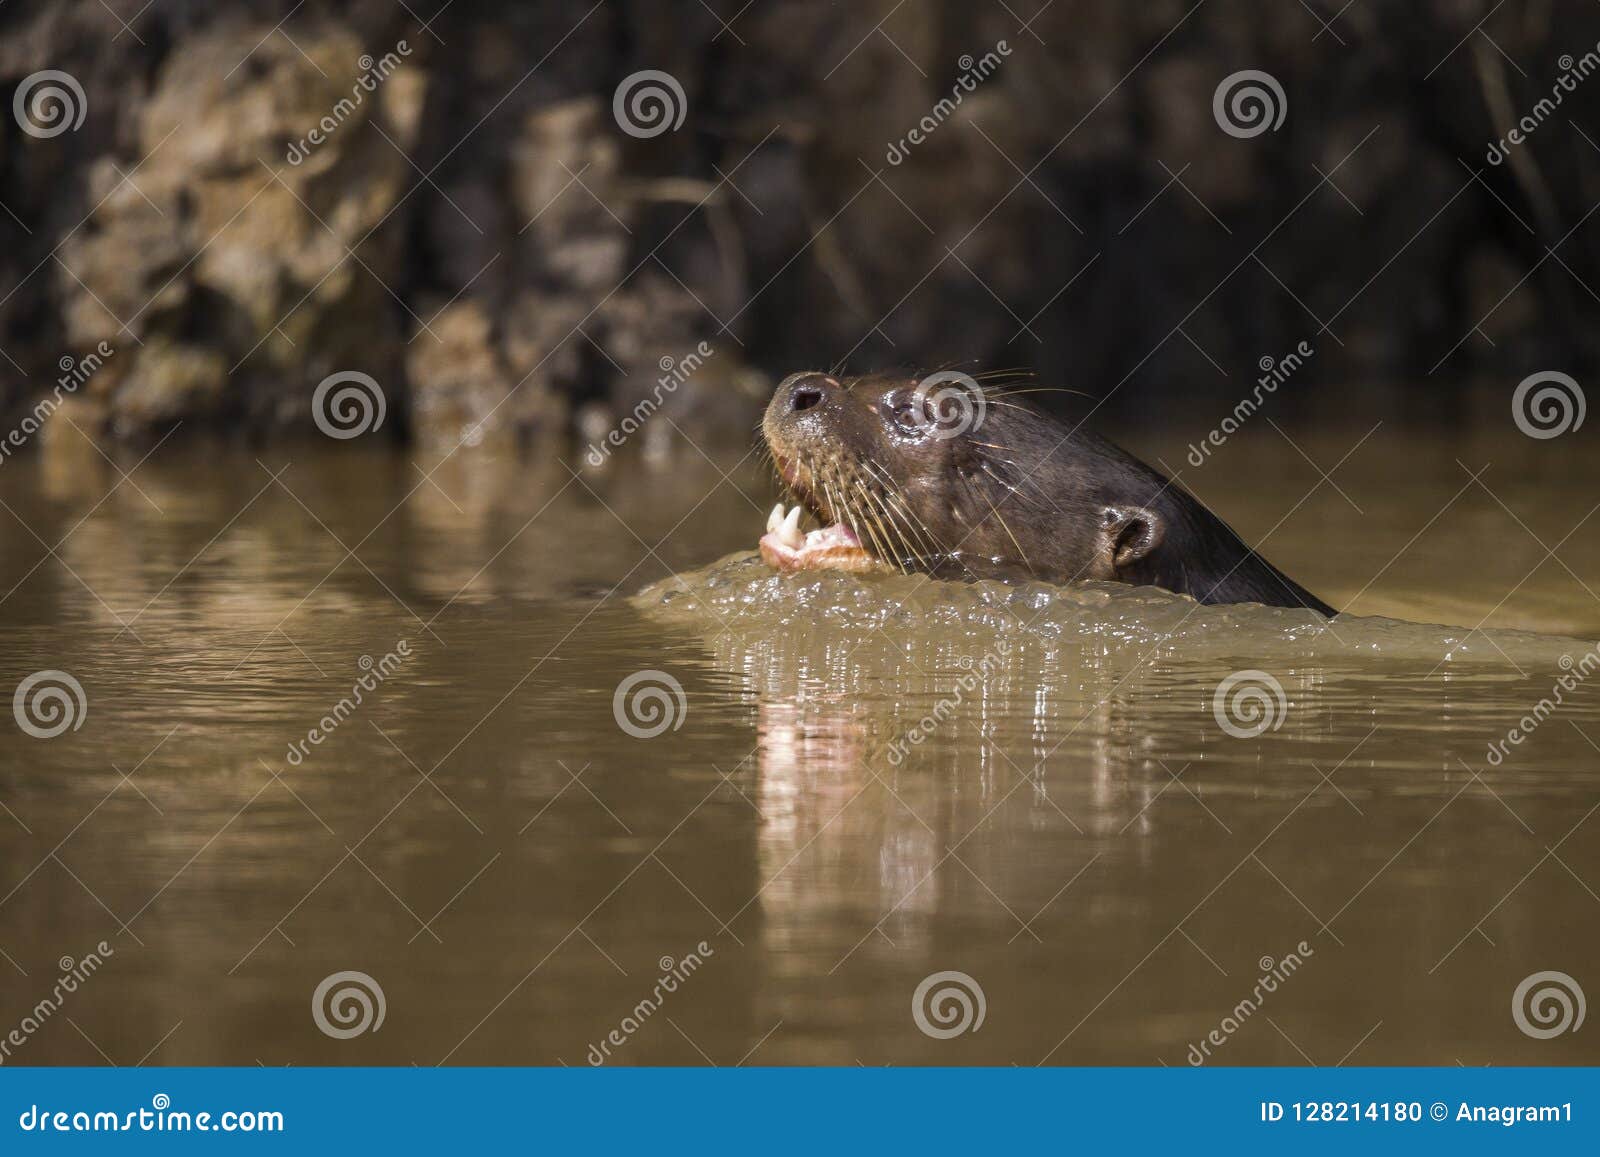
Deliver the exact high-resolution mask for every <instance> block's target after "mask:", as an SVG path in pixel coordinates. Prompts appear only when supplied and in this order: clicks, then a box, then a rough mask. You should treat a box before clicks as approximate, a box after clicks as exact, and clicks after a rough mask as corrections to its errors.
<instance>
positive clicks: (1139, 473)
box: [761, 372, 1336, 615]
mask: <svg viewBox="0 0 1600 1157" xmlns="http://www.w3.org/2000/svg"><path fill="white" fill-rule="evenodd" d="M761 429H762V434H763V436H764V437H765V439H766V443H767V447H768V448H769V449H770V450H771V452H772V457H773V461H774V463H775V465H776V466H777V470H778V474H779V476H780V477H781V478H782V479H783V482H784V483H785V484H786V486H787V487H788V489H789V491H790V493H791V494H792V495H793V496H794V498H795V499H796V500H797V503H798V504H797V505H796V506H795V507H794V508H793V509H792V510H786V509H785V508H784V506H783V505H782V504H779V505H778V506H777V507H775V508H774V509H773V511H772V514H771V515H770V516H769V518H768V520H767V533H766V534H765V535H764V536H763V537H762V539H761V556H762V558H763V559H765V560H766V562H767V563H768V565H770V566H773V567H775V568H777V569H779V570H785V571H787V570H804V569H811V568H835V569H844V570H853V571H860V572H870V571H888V570H897V571H907V572H909V571H920V572H924V573H928V574H933V575H939V576H943V577H961V576H966V577H975V578H1009V579H1017V578H1036V579H1042V580H1045V581H1048V582H1070V581H1073V580H1076V579H1101V580H1111V581H1116V582H1124V583H1134V584H1147V585H1151V586H1158V587H1165V588H1166V589H1167V590H1170V591H1177V592H1179V593H1180V594H1186V595H1191V596H1193V597H1194V598H1195V599H1197V600H1199V601H1200V602H1202V603H1266V604H1268V605H1270V606H1279V607H1304V608H1308V609H1310V610H1313V611H1316V612H1318V613H1319V614H1323V615H1333V614H1335V613H1336V612H1335V611H1334V609H1333V608H1332V607H1330V606H1328V605H1327V604H1326V603H1324V602H1323V601H1322V600H1321V599H1319V598H1317V597H1316V596H1315V595H1313V594H1311V593H1310V592H1309V591H1307V590H1306V589H1305V588H1304V587H1302V586H1300V585H1299V584H1298V583H1296V582H1295V581H1294V580H1293V579H1291V578H1289V577H1288V576H1287V575H1285V574H1284V573H1283V572H1282V571H1280V570H1278V569H1277V568H1276V567H1275V566H1273V565H1272V564H1271V563H1269V562H1267V560H1266V559H1264V558H1262V557H1261V556H1260V555H1258V554H1256V553H1255V551H1253V550H1251V549H1250V548H1249V547H1248V546H1246V545H1245V544H1244V543H1243V542H1242V541H1240V539H1239V536H1238V535H1237V534H1235V533H1234V532H1233V530H1232V529H1230V528H1229V527H1228V526H1227V524H1226V523H1224V522H1223V521H1222V520H1221V519H1219V518H1217V517H1216V515H1214V514H1212V513H1211V512H1210V511H1209V510H1207V509H1206V508H1205V507H1204V506H1202V505H1201V504H1200V503H1199V502H1198V501H1197V500H1196V499H1195V498H1194V497H1193V496H1192V495H1190V494H1188V493H1187V492H1186V491H1184V490H1183V489H1182V488H1181V487H1179V486H1178V485H1177V484H1175V483H1174V482H1173V481H1172V480H1171V479H1169V478H1166V477H1163V476H1162V475H1161V474H1159V473H1158V472H1156V471H1155V470H1152V469H1151V468H1150V467H1148V466H1146V465H1145V464H1144V463H1143V462H1140V461H1139V460H1138V459H1137V458H1134V457H1133V456H1132V455H1130V454H1127V453H1125V452H1124V451H1122V450H1120V449H1118V448H1117V447H1116V446H1113V445H1112V444H1111V443H1110V442H1107V441H1105V440H1104V439H1102V438H1098V437H1096V436H1094V435H1093V434H1089V433H1086V432H1083V431H1080V430H1076V429H1073V428H1070V427H1068V426H1065V425H1063V424H1062V423H1061V422H1059V421H1057V420H1056V419H1054V418H1052V417H1050V416H1048V415H1047V414H1044V413H1042V412H1040V411H1038V410H1035V409H1033V408H1031V407H1028V406H1025V405H1022V404H1020V403H1018V402H1016V401H1014V400H1008V399H1007V398H1006V396H1005V395H1004V394H1003V393H1001V394H997V393H994V392H991V391H986V390H984V389H982V388H980V387H979V386H978V385H977V383H976V382H975V381H974V380H973V379H972V378H970V377H968V376H967V375H965V374H959V373H954V372H944V373H937V374H933V375H930V376H928V377H925V378H922V379H921V380H920V381H919V380H918V379H916V378H914V377H909V376H906V375H894V374H877V375H871V376H867V377H858V378H849V379H840V378H836V377H833V376H830V375H828V374H823V373H800V374H793V375H791V376H790V377H788V378H786V379H784V381H783V382H782V384H780V385H779V387H778V391H777V393H776V394H775V395H774V396H773V399H772V401H771V403H770V404H769V405H768V407H767V412H766V416H765V418H764V419H763V420H762V426H761ZM802 512H804V513H808V514H810V515H811V517H812V518H814V519H815V520H816V521H817V522H819V523H820V524H821V528H820V529H817V530H812V531H809V532H806V531H803V530H802V529H801V527H800V519H801V517H802Z"/></svg>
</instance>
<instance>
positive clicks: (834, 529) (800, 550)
mask: <svg viewBox="0 0 1600 1157" xmlns="http://www.w3.org/2000/svg"><path fill="white" fill-rule="evenodd" d="M803 513H804V510H803V508H802V507H801V506H800V505H799V504H796V505H795V506H794V507H792V508H791V509H789V510H787V511H786V510H785V509H784V505H783V503H781V502H780V503H778V505H776V506H774V507H773V508H772V513H771V514H769V515H767V532H766V533H765V534H763V535H762V536H761V542H760V549H761V559H762V561H763V562H765V563H766V564H767V565H768V566H770V567H772V568H773V569H774V570H779V571H798V570H846V571H853V572H855V573H857V574H867V573H873V572H879V571H891V570H893V569H894V568H893V567H891V566H889V565H888V564H887V563H885V562H884V561H882V560H881V559H879V558H877V557H875V556H874V555H872V554H871V553H869V552H868V551H867V549H866V548H865V547H864V546H862V545H861V539H860V538H858V537H857V536H856V532H855V531H853V530H851V529H850V528H849V527H848V526H845V525H844V524H843V523H834V524H832V525H831V526H824V527H822V528H820V529H818V530H811V531H804V530H801V529H800V518H801V515H802V514H803Z"/></svg>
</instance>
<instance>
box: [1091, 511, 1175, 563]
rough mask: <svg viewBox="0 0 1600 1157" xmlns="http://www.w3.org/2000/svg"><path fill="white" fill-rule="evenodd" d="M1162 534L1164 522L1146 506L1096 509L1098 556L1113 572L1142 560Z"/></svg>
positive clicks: (1157, 542) (1158, 542)
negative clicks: (1098, 531) (1098, 542)
mask: <svg viewBox="0 0 1600 1157" xmlns="http://www.w3.org/2000/svg"><path fill="white" fill-rule="evenodd" d="M1166 533H1167V524H1166V522H1165V521H1164V520H1163V519H1162V517H1161V516H1160V515H1159V514H1157V513H1156V512H1155V511H1153V510H1151V509H1149V508H1148V507H1144V506H1107V507H1105V508H1104V509H1102V510H1101V511H1100V555H1101V557H1102V558H1103V559H1105V560H1106V562H1107V563H1109V564H1110V567H1111V570H1112V571H1113V572H1116V571H1122V570H1126V569H1127V568H1128V567H1131V566H1132V565H1133V564H1134V563H1136V562H1138V561H1139V560H1141V559H1143V558H1144V557H1145V556H1147V555H1148V554H1149V553H1150V552H1151V551H1153V550H1155V548H1156V547H1158V546H1160V545H1161V540H1162V539H1163V538H1164V537H1166Z"/></svg>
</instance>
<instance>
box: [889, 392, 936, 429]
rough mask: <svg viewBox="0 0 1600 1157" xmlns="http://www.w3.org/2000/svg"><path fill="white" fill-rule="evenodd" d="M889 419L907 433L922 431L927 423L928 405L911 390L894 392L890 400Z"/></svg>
mask: <svg viewBox="0 0 1600 1157" xmlns="http://www.w3.org/2000/svg"><path fill="white" fill-rule="evenodd" d="M887 405H888V410H889V420H890V421H891V422H893V423H894V425H895V426H896V427H898V428H899V429H900V430H901V431H903V432H905V433H907V434H917V433H920V432H922V431H923V430H924V429H925V428H926V425H927V415H926V413H925V411H926V406H925V405H924V403H923V402H922V400H921V399H920V398H918V397H917V396H916V394H914V393H913V392H912V391H910V390H904V391H901V392H900V393H897V394H893V395H891V396H890V398H889V400H888V403H887Z"/></svg>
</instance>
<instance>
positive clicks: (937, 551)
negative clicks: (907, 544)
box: [864, 462, 946, 558]
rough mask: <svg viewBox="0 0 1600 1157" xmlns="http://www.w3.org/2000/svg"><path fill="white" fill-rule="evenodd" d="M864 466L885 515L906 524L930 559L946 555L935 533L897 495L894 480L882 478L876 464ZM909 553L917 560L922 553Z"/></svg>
mask: <svg viewBox="0 0 1600 1157" xmlns="http://www.w3.org/2000/svg"><path fill="white" fill-rule="evenodd" d="M864 465H865V466H866V470H867V473H868V475H869V476H871V477H872V480H873V482H874V483H875V484H876V490H877V492H878V494H879V495H880V496H881V498H882V501H883V502H884V504H885V507H886V509H885V513H886V514H889V517H890V520H891V521H892V522H895V523H897V524H900V523H904V524H905V526H906V527H907V528H909V529H910V531H911V532H912V533H913V534H915V535H916V537H917V538H918V539H920V540H921V541H922V544H923V546H924V547H925V548H926V550H927V555H928V557H937V556H939V555H941V554H944V553H946V552H945V551H943V550H942V549H941V548H940V546H939V545H938V543H937V542H936V541H934V538H933V533H932V532H931V531H930V530H929V529H928V527H927V525H926V524H925V523H924V522H923V521H922V520H921V519H920V518H918V517H917V516H916V514H915V513H914V512H913V511H912V510H911V508H910V507H909V506H907V505H906V503H905V500H904V499H902V498H901V497H900V495H899V494H898V493H896V491H895V487H894V483H893V480H892V479H889V478H886V477H884V476H882V475H881V473H880V469H881V468H880V467H878V466H877V465H876V464H875V463H872V462H866V463H864ZM894 512H898V514H899V517H898V518H897V517H895V514H894ZM908 553H909V554H910V556H911V557H912V558H917V557H918V555H919V553H920V552H919V551H917V550H909V551H908Z"/></svg>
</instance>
